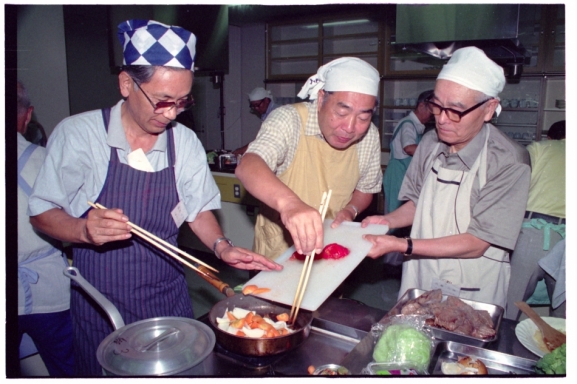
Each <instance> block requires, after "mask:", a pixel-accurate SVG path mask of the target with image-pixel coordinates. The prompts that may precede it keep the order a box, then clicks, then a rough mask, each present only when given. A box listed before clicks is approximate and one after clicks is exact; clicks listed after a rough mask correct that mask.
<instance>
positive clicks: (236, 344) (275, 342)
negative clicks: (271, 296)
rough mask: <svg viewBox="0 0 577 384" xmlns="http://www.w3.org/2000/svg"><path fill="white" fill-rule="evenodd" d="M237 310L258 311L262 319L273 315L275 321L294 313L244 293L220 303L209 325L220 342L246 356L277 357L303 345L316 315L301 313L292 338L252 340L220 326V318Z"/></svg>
mask: <svg viewBox="0 0 577 384" xmlns="http://www.w3.org/2000/svg"><path fill="white" fill-rule="evenodd" d="M235 307H239V308H243V309H246V310H249V311H255V312H256V313H257V314H259V315H261V316H263V315H269V316H270V317H271V318H273V319H274V318H276V315H279V314H281V313H288V312H289V311H290V308H289V307H288V306H281V305H275V304H273V303H271V302H268V301H266V300H262V299H260V298H258V297H255V296H251V295H247V296H245V295H242V294H237V295H234V296H231V297H227V298H226V299H224V300H221V301H219V302H218V303H216V304H215V305H214V306H213V307H212V308H211V310H210V312H209V313H208V318H209V322H210V325H211V326H212V327H213V328H214V330H215V333H216V340H217V341H218V343H219V344H220V345H221V346H223V347H224V348H225V349H227V350H229V351H231V352H234V353H237V354H240V355H245V356H247V355H248V356H270V355H276V354H279V353H282V352H287V351H289V350H291V349H293V348H295V347H297V346H299V345H300V344H301V343H302V342H303V341H304V340H305V339H306V338H307V337H308V336H309V334H310V331H311V323H312V320H313V314H312V312H308V311H301V313H300V314H299V315H298V317H297V319H296V321H295V323H294V324H293V325H292V329H293V331H294V332H292V333H290V334H288V335H281V336H277V337H269V338H250V337H242V336H236V335H233V334H230V333H228V332H226V331H224V330H222V329H220V328H219V327H218V324H217V322H216V318H217V317H223V315H224V314H225V313H226V311H228V310H232V309H234V308H235Z"/></svg>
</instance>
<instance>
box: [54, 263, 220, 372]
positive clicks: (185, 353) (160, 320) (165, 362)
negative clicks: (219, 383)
mask: <svg viewBox="0 0 577 384" xmlns="http://www.w3.org/2000/svg"><path fill="white" fill-rule="evenodd" d="M64 275H65V276H67V277H68V278H70V279H71V280H74V281H75V282H76V283H78V285H79V286H80V287H81V288H82V289H83V290H84V291H85V292H86V293H88V295H90V296H91V297H92V298H93V299H94V300H95V301H96V302H97V303H98V304H99V305H100V306H101V307H102V308H103V309H104V310H105V311H106V313H107V315H108V317H109V318H110V320H111V322H112V324H113V327H114V329H115V331H114V332H112V333H111V334H110V335H108V336H107V337H106V338H105V339H104V340H103V341H102V342H101V343H100V345H99V346H98V349H97V351H96V357H97V359H98V362H99V363H100V365H101V366H102V368H103V373H104V374H105V375H106V376H170V375H187V374H188V373H189V372H190V371H191V370H192V369H193V368H194V367H195V366H196V365H198V364H199V363H201V362H202V361H203V360H204V359H205V358H206V357H207V356H208V355H209V354H210V353H211V352H212V350H213V348H214V345H215V344H216V337H215V334H214V332H213V331H212V330H211V329H210V327H208V326H207V325H205V324H203V323H201V322H199V321H197V320H194V319H188V318H184V317H157V318H152V319H145V320H141V321H137V322H134V323H131V324H128V325H124V321H123V320H122V316H121V315H120V312H118V309H116V307H115V306H114V304H112V303H111V302H110V301H109V300H108V299H107V298H106V297H104V296H103V295H102V294H101V293H100V292H98V291H97V290H96V288H94V287H93V286H92V285H91V284H90V283H89V282H88V281H86V280H85V279H84V278H83V277H82V276H81V275H80V272H79V271H78V269H77V268H75V267H68V268H66V269H64Z"/></svg>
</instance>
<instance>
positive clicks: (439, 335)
mask: <svg viewBox="0 0 577 384" xmlns="http://www.w3.org/2000/svg"><path fill="white" fill-rule="evenodd" d="M425 292H427V291H423V290H421V289H416V288H413V289H408V290H407V292H405V294H404V295H403V297H401V299H400V300H399V301H398V302H397V304H395V306H394V307H393V308H391V310H390V311H389V312H388V313H387V316H396V315H400V314H401V309H402V308H403V306H404V305H405V304H406V303H407V302H408V301H409V300H412V299H416V298H417V297H419V296H421V295H422V294H423V293H425ZM446 298H447V295H443V300H446ZM461 300H462V301H463V302H465V303H467V304H469V305H470V306H471V307H473V308H474V309H484V310H486V311H487V312H489V315H490V316H491V319H492V320H493V324H494V325H495V336H493V337H490V338H488V339H480V338H477V337H472V336H466V335H462V334H460V333H456V332H452V331H448V330H446V329H441V328H437V327H430V326H426V328H427V329H429V330H430V331H431V333H432V335H433V336H434V337H435V339H437V340H445V341H456V342H459V343H463V344H468V345H475V346H478V347H484V346H485V345H487V344H488V343H491V342H493V341H495V340H497V338H498V334H499V327H500V326H501V319H502V318H503V312H504V310H503V307H500V306H498V305H493V304H487V303H481V302H478V301H472V300H465V299H461Z"/></svg>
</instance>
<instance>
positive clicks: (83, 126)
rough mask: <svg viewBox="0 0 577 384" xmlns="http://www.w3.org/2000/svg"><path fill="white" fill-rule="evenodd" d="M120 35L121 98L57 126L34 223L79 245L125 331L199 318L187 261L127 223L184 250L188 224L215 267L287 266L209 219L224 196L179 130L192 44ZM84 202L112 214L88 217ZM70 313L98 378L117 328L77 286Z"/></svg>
mask: <svg viewBox="0 0 577 384" xmlns="http://www.w3.org/2000/svg"><path fill="white" fill-rule="evenodd" d="M118 36H119V39H120V42H121V45H122V47H123V49H124V66H123V67H122V70H121V72H120V74H119V75H118V85H119V89H120V93H121V95H122V100H120V101H119V102H118V103H117V104H116V105H115V106H114V107H112V108H110V109H105V110H95V111H90V112H85V113H81V114H79V115H75V116H72V117H69V118H67V119H64V120H63V121H62V122H61V123H60V124H58V126H57V127H56V128H55V130H54V132H53V133H52V135H51V137H50V140H49V143H48V156H47V159H46V162H45V165H44V166H43V168H42V170H41V172H40V174H39V177H38V180H37V182H36V184H35V188H34V191H33V194H32V197H31V199H30V205H29V212H30V215H31V216H32V218H31V220H32V224H33V225H34V226H35V227H37V228H38V229H40V230H42V231H43V232H45V233H47V234H50V235H51V236H53V237H55V238H58V239H60V240H62V241H67V242H70V243H72V244H73V246H74V247H75V248H74V254H73V263H74V265H75V266H76V267H77V268H78V269H79V271H80V272H81V274H82V275H83V276H84V278H85V279H86V280H87V281H88V282H89V283H91V284H92V285H93V286H94V287H95V288H96V289H97V290H98V291H100V293H102V294H103V295H104V296H105V297H106V298H108V299H109V300H110V301H111V302H112V303H113V304H114V306H115V307H116V308H117V309H118V310H119V312H120V314H121V316H122V318H123V320H124V322H125V323H126V324H130V323H133V322H135V321H139V320H143V319H149V318H155V317H167V316H175V317H187V318H193V311H192V305H191V299H190V297H189V294H188V289H187V283H186V280H185V274H184V269H183V266H182V264H181V263H179V262H177V261H175V260H174V259H172V258H171V257H169V256H168V255H167V254H165V253H164V252H162V251H160V250H158V249H156V248H154V247H151V246H150V245H149V244H148V243H147V242H145V241H142V239H140V238H139V237H134V238H133V237H132V236H131V233H130V226H129V225H128V224H127V221H128V220H130V221H131V222H133V223H135V224H137V225H139V226H141V227H143V228H144V229H146V230H147V231H149V232H151V233H153V234H155V235H156V236H158V237H160V238H162V239H164V240H165V241H167V242H170V243H171V244H173V245H175V246H176V245H177V244H176V239H177V236H178V232H179V227H180V225H181V224H182V223H183V222H184V221H186V222H187V224H188V225H189V227H190V228H191V230H192V231H193V232H194V233H195V234H196V235H197V236H198V237H199V239H200V240H201V241H202V242H203V243H204V244H205V245H206V246H207V247H209V248H212V249H213V250H214V252H215V254H216V256H217V257H218V258H221V259H222V260H223V261H225V262H226V263H228V264H230V265H232V266H234V267H236V268H240V269H247V270H251V269H265V270H269V269H280V268H281V267H280V266H278V265H276V264H275V263H273V262H271V261H269V260H267V259H266V258H265V257H263V256H261V255H257V254H255V253H252V252H250V251H248V250H245V249H242V248H238V247H234V246H233V244H232V242H231V241H230V240H228V239H226V238H225V237H224V236H223V233H222V230H221V228H220V227H219V225H218V222H217V221H216V218H215V216H214V214H213V213H212V212H211V210H212V209H219V208H220V193H219V190H218V188H217V186H216V183H215V182H214V179H213V178H212V175H211V173H210V170H209V168H208V164H207V162H206V152H205V150H204V148H203V147H202V145H201V143H200V141H199V140H198V138H197V136H196V135H195V134H194V132H193V131H191V130H190V129H188V128H186V127H185V126H183V125H180V124H178V123H175V122H174V120H175V118H176V116H177V115H178V114H179V113H180V112H182V111H183V110H185V109H186V108H189V107H190V106H192V104H193V100H192V97H191V89H192V83H193V78H194V76H193V72H192V71H193V70H194V59H195V55H196V53H195V43H196V38H195V36H194V35H193V34H192V33H190V32H189V31H187V30H184V29H183V28H180V27H177V26H167V25H164V24H161V23H158V22H156V21H153V20H128V21H126V22H123V23H121V24H120V25H119V31H118ZM157 39H158V40H157ZM149 48H150V49H149ZM87 201H92V202H95V203H100V204H102V205H103V206H105V207H108V208H110V209H88V206H87ZM71 309H72V318H73V327H74V343H75V355H76V357H77V361H76V363H77V364H76V368H77V371H76V373H77V375H80V376H99V375H101V374H102V370H101V367H100V365H99V364H98V361H97V358H96V350H97V348H98V346H99V344H100V343H101V342H102V340H103V339H104V338H105V337H106V336H108V335H109V334H111V333H112V332H113V328H112V326H111V324H110V321H109V320H108V318H107V316H106V315H104V313H103V311H102V309H101V308H100V306H99V305H98V304H96V303H95V302H94V301H93V300H92V299H91V298H89V297H88V295H87V294H86V293H85V292H84V291H83V290H81V289H80V288H78V287H77V286H76V285H75V284H74V285H73V290H72V298H71Z"/></svg>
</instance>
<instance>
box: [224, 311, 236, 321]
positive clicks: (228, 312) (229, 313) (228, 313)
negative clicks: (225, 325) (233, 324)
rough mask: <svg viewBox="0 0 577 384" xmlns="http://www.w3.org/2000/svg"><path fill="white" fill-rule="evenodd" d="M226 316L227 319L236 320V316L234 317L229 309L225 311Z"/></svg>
mask: <svg viewBox="0 0 577 384" xmlns="http://www.w3.org/2000/svg"><path fill="white" fill-rule="evenodd" d="M226 316H227V317H228V319H229V320H230V321H235V320H238V319H237V318H236V317H234V315H233V314H232V312H231V311H227V312H226Z"/></svg>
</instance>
